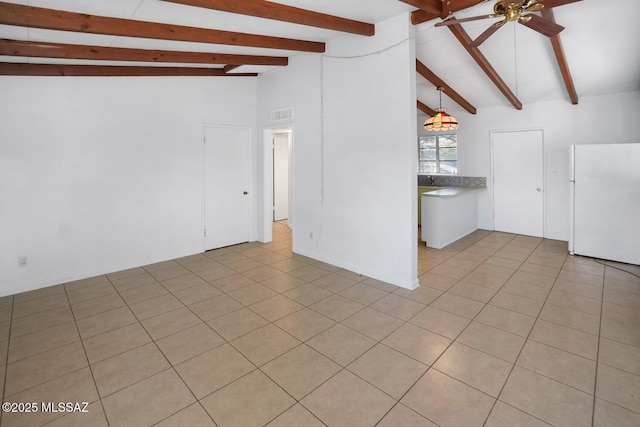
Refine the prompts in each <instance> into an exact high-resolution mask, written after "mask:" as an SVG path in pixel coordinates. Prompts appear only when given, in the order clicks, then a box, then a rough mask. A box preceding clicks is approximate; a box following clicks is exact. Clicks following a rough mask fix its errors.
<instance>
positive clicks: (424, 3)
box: [400, 0, 486, 25]
mask: <svg viewBox="0 0 640 427" xmlns="http://www.w3.org/2000/svg"><path fill="white" fill-rule="evenodd" d="M400 1H402V2H404V3H408V4H410V5H412V6H415V7H417V8H418V9H419V10H416V11H414V12H411V23H412V24H413V25H418V24H422V23H423V22H427V21H431V20H432V19H435V18H442V19H444V18H446V17H447V16H449V15H450V14H451V13H454V12H457V11H459V10H462V9H467V8H469V7H472V6H475V5H477V4H480V3H483V2H484V1H486V0H444V1H437V2H434V1H432V0H400Z"/></svg>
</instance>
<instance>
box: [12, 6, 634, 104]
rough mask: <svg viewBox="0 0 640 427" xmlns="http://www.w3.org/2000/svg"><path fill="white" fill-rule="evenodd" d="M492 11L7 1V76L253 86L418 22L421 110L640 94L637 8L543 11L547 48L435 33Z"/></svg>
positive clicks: (532, 37) (527, 40) (526, 32)
mask: <svg viewBox="0 0 640 427" xmlns="http://www.w3.org/2000/svg"><path fill="white" fill-rule="evenodd" d="M514 1H515V0H514ZM553 1H554V2H556V3H558V2H559V0H553ZM493 3H494V2H493V1H486V0H485V1H483V0H444V2H442V1H440V0H323V1H321V2H319V1H317V0H278V1H277V2H275V1H273V2H271V1H264V0H242V1H240V0H237V1H228V0H109V1H91V2H88V1H85V0H13V1H5V2H2V1H0V74H5V75H175V76H181V75H204V76H225V75H256V73H262V72H268V71H269V70H271V69H273V68H274V67H282V66H286V65H287V63H288V58H289V57H290V56H292V55H296V54H298V53H299V52H313V53H317V54H322V52H324V48H325V43H326V42H328V41H330V40H332V39H335V38H337V37H340V36H342V35H344V34H356V35H357V36H358V37H369V36H371V35H372V34H373V33H374V32H375V24H376V23H378V22H381V21H383V20H385V19H388V18H390V17H393V16H396V15H398V14H400V13H405V12H412V22H414V24H415V34H416V39H415V43H416V57H417V59H418V61H417V64H416V68H417V72H418V76H417V79H416V80H417V97H418V101H419V102H418V105H419V106H421V108H422V109H424V110H425V111H431V110H432V109H433V108H435V107H437V106H438V92H437V91H436V89H435V88H436V87H437V86H444V87H445V88H446V89H445V95H444V96H443V104H444V105H445V106H447V107H449V111H453V112H455V111H457V110H459V111H463V110H464V111H467V112H469V113H472V114H473V113H475V112H476V111H477V109H478V108H486V107H493V106H510V107H513V108H516V109H522V108H523V105H526V104H530V103H535V102H540V101H548V100H566V102H569V103H574V104H575V103H578V102H579V99H580V97H582V96H591V95H600V94H605V93H615V92H625V91H633V90H639V89H640V26H638V25H637V23H636V22H635V16H636V15H637V0H616V1H615V2H607V1H603V0H582V1H575V2H567V3H569V4H565V5H561V6H558V7H555V8H553V16H552V17H550V16H549V14H548V12H543V14H544V15H543V16H544V17H545V18H548V19H555V21H556V22H557V23H558V24H560V25H562V26H564V27H565V29H564V31H562V32H561V33H560V34H559V36H557V37H551V38H548V37H546V36H544V35H541V34H539V33H538V32H536V31H533V30H531V29H530V28H527V27H526V26H524V25H516V23H515V22H507V23H506V24H505V25H503V26H502V27H501V28H500V29H499V30H497V31H496V32H495V33H494V34H493V35H492V36H491V37H489V38H488V39H487V40H486V41H485V42H484V43H482V45H480V46H479V47H470V46H469V44H470V42H471V40H473V39H475V38H476V37H478V36H479V35H480V34H482V33H483V32H484V31H485V30H486V29H487V28H488V27H489V26H490V25H491V24H493V23H494V22H496V21H499V19H498V18H489V19H483V20H475V21H469V22H464V23H462V24H460V25H452V26H439V27H435V24H437V23H438V22H441V20H442V18H446V17H447V16H448V14H449V12H451V13H452V14H453V16H454V17H455V18H457V19H466V18H469V17H473V16H476V15H487V14H490V13H492V11H493ZM518 3H519V2H518ZM607 7H608V8H607ZM614 7H615V8H614ZM537 14H539V13H537ZM604 107H607V106H603V108H604Z"/></svg>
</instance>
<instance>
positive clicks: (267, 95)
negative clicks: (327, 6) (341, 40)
mask: <svg viewBox="0 0 640 427" xmlns="http://www.w3.org/2000/svg"><path fill="white" fill-rule="evenodd" d="M320 62H321V56H320V55H318V54H308V53H301V54H297V55H293V56H291V57H290V58H289V65H288V66H287V67H283V68H280V69H276V70H273V71H270V72H268V73H265V74H261V75H260V76H259V77H258V108H257V109H258V129H264V128H265V127H269V128H271V127H281V126H282V123H280V122H275V123H274V122H271V112H272V111H274V110H280V109H283V108H289V107H293V109H294V115H295V117H294V120H293V137H292V151H293V203H294V206H293V215H294V221H295V223H294V226H293V232H292V237H293V250H294V251H295V252H298V253H309V254H316V253H317V250H318V249H317V244H316V243H317V242H316V241H315V240H312V239H308V238H306V237H305V236H308V234H309V230H318V229H320V217H319V215H318V212H319V211H320V161H319V159H320V138H321V127H320V71H321V70H320ZM258 144H264V141H259V142H258ZM267 151H268V150H267ZM263 154H265V153H264V150H258V156H259V157H258V161H257V164H258V166H259V168H258V170H257V175H258V176H259V177H261V178H263V179H264V180H265V181H267V183H266V184H265V185H266V186H267V187H270V186H271V185H272V184H270V183H272V181H271V172H270V171H269V169H268V168H270V167H272V165H271V163H270V162H265V159H264V158H262V155H263ZM265 170H266V174H265ZM261 188H262V191H261V192H260V194H259V195H258V217H262V218H267V221H266V222H264V221H262V222H259V224H258V240H261V237H262V236H265V235H269V230H266V228H267V227H268V224H270V222H271V218H272V217H271V212H270V211H267V212H265V210H266V209H267V208H265V206H266V205H270V202H269V201H268V202H267V203H265V200H264V193H265V191H264V186H263V187H261Z"/></svg>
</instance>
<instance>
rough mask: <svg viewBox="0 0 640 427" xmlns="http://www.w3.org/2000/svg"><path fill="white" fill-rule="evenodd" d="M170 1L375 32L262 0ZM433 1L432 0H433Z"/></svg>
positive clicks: (363, 24) (351, 22) (366, 25)
mask: <svg viewBox="0 0 640 427" xmlns="http://www.w3.org/2000/svg"><path fill="white" fill-rule="evenodd" d="M164 1H168V2H171V3H180V4H184V5H188V6H195V7H201V8H206V9H213V10H219V11H223V12H230V13H236V14H240V15H249V16H255V17H258V18H266V19H273V20H276V21H284V22H291V23H294V24H300V25H307V26H310V27H318V28H325V29H328V30H335V31H342V32H345V33H352V34H359V35H363V36H372V35H374V34H375V25H373V24H369V23H367V22H361V21H355V20H353V19H346V18H341V17H339V16H334V15H328V14H326V13H320V12H314V11H311V10H307V9H301V8H298V7H293V6H288V5H285V4H280V3H274V2H270V1H264V0H242V1H229V0H164ZM434 1H435V0H434Z"/></svg>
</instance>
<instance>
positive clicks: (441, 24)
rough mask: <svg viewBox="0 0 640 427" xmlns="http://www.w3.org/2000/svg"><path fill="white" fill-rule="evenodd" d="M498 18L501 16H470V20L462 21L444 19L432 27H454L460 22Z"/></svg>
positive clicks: (463, 19) (464, 19)
mask: <svg viewBox="0 0 640 427" xmlns="http://www.w3.org/2000/svg"><path fill="white" fill-rule="evenodd" d="M500 16H502V15H495V14H493V13H492V14H490V15H481V16H472V17H470V18H462V19H456V18H450V19H445V20H444V21H442V22H438V23H437V24H436V25H434V27H443V26H445V25H456V24H460V23H462V22H469V21H478V20H480V19H487V18H498V17H500Z"/></svg>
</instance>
